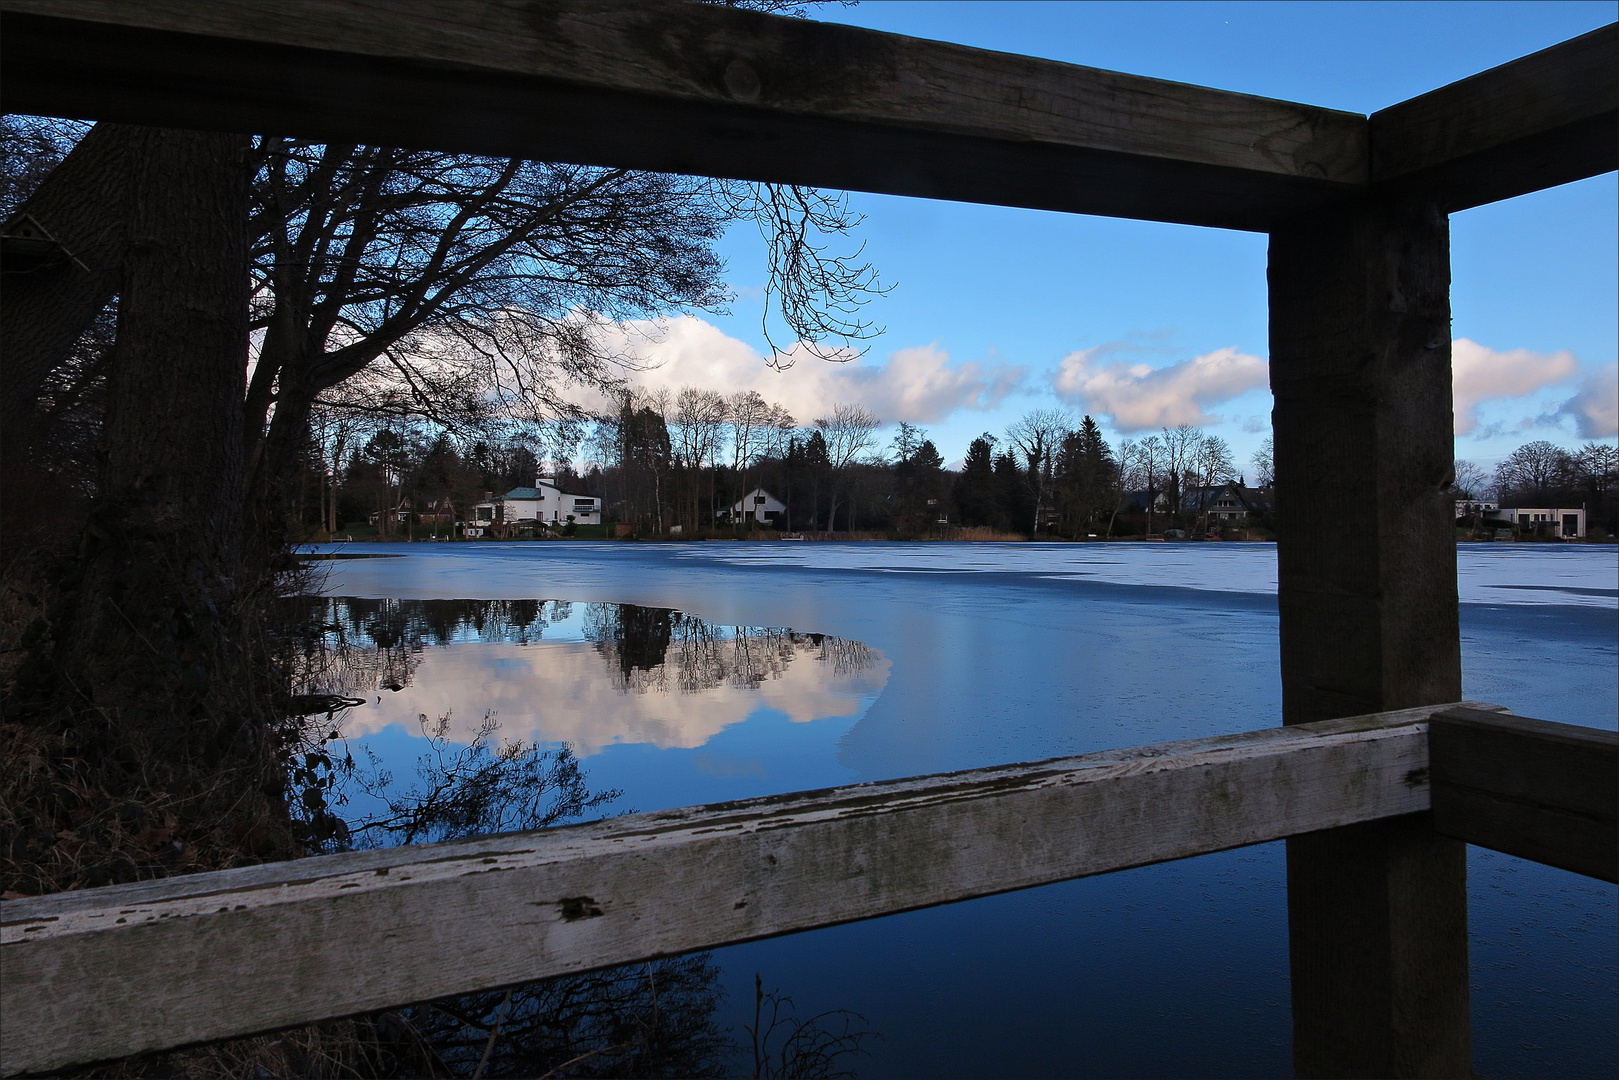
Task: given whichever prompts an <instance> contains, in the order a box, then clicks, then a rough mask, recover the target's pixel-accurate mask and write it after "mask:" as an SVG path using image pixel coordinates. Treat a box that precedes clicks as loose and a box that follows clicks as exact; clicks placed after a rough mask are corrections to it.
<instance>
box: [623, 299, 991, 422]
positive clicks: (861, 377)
mask: <svg viewBox="0 0 1619 1080" xmlns="http://www.w3.org/2000/svg"><path fill="white" fill-rule="evenodd" d="M608 333H611V334H615V335H617V340H615V341H614V342H613V344H614V345H615V346H617V347H620V348H622V349H623V350H624V351H626V352H628V353H629V354H630V355H632V356H633V357H634V359H635V361H636V363H637V365H638V366H640V367H641V368H642V370H639V371H634V372H631V373H629V374H628V378H629V381H630V383H631V384H632V385H634V386H637V387H640V388H642V389H645V390H653V391H656V390H660V389H667V390H669V391H671V392H674V391H678V390H679V389H680V388H681V387H683V386H696V387H701V388H704V389H709V390H719V391H722V392H724V393H727V394H730V393H735V392H737V391H739V390H757V391H758V392H759V394H760V395H761V396H763V397H764V398H765V399H766V400H767V401H772V402H776V403H777V404H780V405H781V406H782V407H783V408H785V409H786V410H787V411H788V412H790V413H792V414H793V416H794V417H795V418H796V419H797V420H798V422H799V423H801V424H807V423H809V422H810V421H811V420H813V419H814V418H816V417H818V416H825V415H827V414H828V413H830V412H831V411H832V407H833V406H834V405H836V404H838V403H840V402H851V403H858V404H861V405H864V406H866V408H868V409H870V410H871V411H872V412H873V413H875V414H877V416H878V417H879V418H880V419H881V420H882V421H883V422H884V423H888V424H893V423H898V422H899V421H901V420H904V421H908V422H910V423H913V424H931V423H937V422H939V421H941V420H943V419H945V418H946V417H948V416H949V415H950V414H951V413H954V412H956V411H957V410H959V409H991V408H994V407H995V406H997V405H999V404H1000V402H1001V400H1002V399H1003V398H1004V397H1006V395H1007V394H1008V393H1010V392H1011V391H1012V390H1014V389H1016V388H1017V386H1018V385H1019V383H1021V382H1022V380H1023V369H1022V368H1021V367H1016V366H1014V365H1010V364H1000V363H988V364H983V363H978V362H975V361H966V362H962V363H957V362H954V361H952V360H951V359H950V354H949V353H946V352H944V351H943V350H941V349H939V348H937V347H935V346H932V345H924V346H920V347H915V348H908V349H900V350H898V351H897V352H894V353H890V354H889V356H888V361H887V363H884V364H873V363H872V362H870V359H869V358H868V357H861V356H853V355H852V354H849V355H850V356H851V358H850V359H848V360H845V361H843V362H831V361H827V360H823V359H821V358H819V357H816V356H813V355H810V354H809V353H808V352H807V351H806V350H803V349H802V348H795V349H794V350H790V351H789V358H790V359H791V360H792V361H793V363H792V364H791V366H790V367H788V368H787V370H785V371H781V370H777V369H775V368H772V367H770V366H769V365H768V364H766V363H765V358H764V357H763V356H761V355H760V354H759V352H758V351H757V350H755V349H754V348H753V347H752V346H750V345H748V344H747V343H746V342H743V341H738V340H737V339H736V338H733V337H731V336H729V335H727V334H726V333H724V332H723V331H721V330H720V329H719V328H718V327H716V326H713V325H711V324H710V323H707V322H704V321H703V320H702V319H699V318H696V317H695V316H690V315H687V316H681V317H679V318H675V319H670V320H667V321H664V322H660V323H650V322H637V323H629V324H625V325H622V326H618V327H614V328H611V329H610V330H609V331H608Z"/></svg>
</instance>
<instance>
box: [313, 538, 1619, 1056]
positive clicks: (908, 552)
mask: <svg viewBox="0 0 1619 1080" xmlns="http://www.w3.org/2000/svg"><path fill="white" fill-rule="evenodd" d="M339 547H340V549H341V550H342V551H343V552H344V553H345V554H367V553H379V554H380V553H387V554H404V555H406V557H404V558H395V559H366V560H358V561H345V562H341V563H332V564H328V565H330V566H331V570H330V573H329V576H328V578H327V581H326V587H325V592H326V595H327V597H329V598H331V599H329V600H328V601H326V607H325V608H324V609H323V610H324V614H323V616H322V617H323V619H324V620H325V622H326V624H327V625H328V626H331V627H334V628H341V629H340V631H339V630H338V629H334V630H333V631H332V632H333V633H334V634H337V633H339V632H340V633H341V634H343V635H347V636H348V638H349V639H350V640H351V642H352V643H354V644H357V645H360V646H363V648H362V649H361V652H365V650H367V649H369V650H370V653H369V655H370V656H371V657H372V659H370V660H367V661H366V662H364V663H358V664H356V665H354V666H353V670H352V671H351V672H349V673H347V674H346V675H345V678H347V679H349V682H348V683H347V684H345V688H346V689H347V690H349V691H351V692H352V693H353V694H354V696H356V697H362V696H363V697H365V698H366V699H367V701H368V703H369V704H367V705H366V706H363V707H360V708H356V709H354V710H352V711H351V712H350V713H349V714H348V715H347V718H346V719H345V721H344V729H343V734H344V735H345V736H346V737H347V738H348V739H349V740H350V742H351V743H352V744H353V745H355V746H356V747H363V748H366V749H369V750H371V751H372V752H374V753H375V754H377V755H378V756H379V757H380V758H381V759H383V760H385V761H388V762H390V763H396V767H398V768H401V769H408V767H409V764H410V762H411V761H413V760H414V756H415V755H416V754H417V753H419V752H420V747H421V744H422V740H421V738H420V731H421V728H420V726H419V722H418V717H422V716H427V717H429V718H431V719H437V718H438V717H441V716H444V715H449V716H451V717H452V722H451V725H450V727H449V729H448V730H450V731H451V732H452V738H453V737H455V734H454V733H455V732H460V733H461V736H460V737H462V738H470V737H472V733H473V732H474V731H475V730H476V729H477V727H478V725H479V724H481V723H482V722H483V721H484V719H485V718H486V717H489V718H491V719H492V720H494V721H495V722H496V723H497V724H498V725H499V731H500V734H501V735H502V736H503V737H508V738H514V739H524V740H530V741H534V742H538V743H540V744H541V745H554V744H556V743H560V742H563V741H566V742H568V743H570V744H571V745H572V746H573V747H574V750H575V753H576V754H577V755H578V756H579V759H580V761H581V764H582V765H583V767H584V769H585V771H586V773H587V776H588V779H589V782H590V784H591V786H592V787H594V788H596V789H605V788H619V789H622V790H623V792H624V795H623V796H622V798H621V799H620V800H619V801H618V803H616V804H615V805H614V806H613V807H612V808H611V811H612V812H617V811H619V810H623V809H629V808H632V807H633V808H634V809H636V810H653V809H658V808H661V807H666V806H677V805H684V804H689V803H696V802H711V801H717V800H721V799H729V798H736V797H742V796H747V795H755V794H767V793H772V792H780V791H792V790H801V789H805V788H814V787H823V786H827V785H830V784H838V783H848V782H855V781H862V780H873V779H882V778H888V777H897V776H908V775H915V774H921V773H929V772H938V771H943V770H948V769H960V768H970V767H974V766H981V765H989V764H996V763H1001V762H1007V761H1018V760H1029V759H1036V758H1043V757H1050V756H1054V755H1059V754H1072V753H1083V752H1086V751H1091V750H1100V749H1107V748H1111V747H1119V746H1127V745H1133V744H1137V743H1146V742H1159V741H1164V740H1168V739H1177V738H1193V737H1198V736H1202V735H1213V734H1218V733H1221V732H1230V731H1240V730H1247V729H1252V728H1258V727H1267V726H1272V725H1274V724H1275V723H1277V722H1278V720H1279V701H1280V687H1279V680H1278V676H1277V661H1276V645H1275V641H1276V611H1275V597H1274V590H1275V584H1274V580H1275V579H1274V551H1273V549H1271V548H1268V547H1264V546H1259V545H1252V546H1250V545H1106V546H1102V545H1085V546H1073V545H887V544H860V545H829V544H779V545H741V544H705V545H683V546H675V545H667V546H665V545H634V544H539V543H532V544H510V545H496V544H481V545H433V546H427V545H421V546H415V547H411V546H406V545H386V546H376V547H372V546H364V545H340V546H339ZM1461 564H1462V565H1461V586H1462V598H1463V610H1462V632H1463V649H1464V691H1465V694H1466V696H1468V697H1469V698H1473V699H1477V700H1486V701H1493V702H1496V703H1499V704H1502V705H1506V706H1508V707H1510V708H1512V709H1513V710H1514V711H1517V712H1519V713H1522V714H1524V715H1529V716H1539V717H1543V718H1546V719H1552V720H1561V721H1564V722H1569V723H1584V724H1589V725H1593V726H1602V727H1607V728H1610V729H1611V728H1613V727H1614V726H1615V722H1616V714H1619V674H1616V671H1619V613H1616V611H1619V604H1616V601H1615V597H1616V595H1619V589H1616V588H1615V586H1616V585H1619V563H1616V558H1615V552H1614V551H1613V550H1612V549H1603V548H1595V547H1573V546H1569V547H1557V548H1550V547H1547V548H1533V549H1530V548H1527V546H1525V547H1517V546H1514V547H1507V546H1505V545H1501V546H1494V547H1490V546H1480V547H1477V548H1471V549H1469V548H1465V547H1464V548H1463V549H1462V552H1461ZM368 665H369V666H368ZM388 686H398V687H399V689H397V690H389V689H383V688H384V687H388ZM458 725H459V726H458ZM1282 872H1283V859H1282V850H1281V846H1280V845H1278V844H1269V845H1260V846H1257V847H1253V848H1247V849H1243V850H1240V851H1234V852H1225V853H1221V854H1217V855H1210V856H1205V857H1202V858H1198V859H1192V860H1186V861H1182V862H1176V863H1170V864H1166V865H1163V866H1157V867H1147V868H1143V869H1140V870H1133V871H1128V872H1125V873H1120V874H1113V875H1107V876H1104V877H1099V878H1092V879H1085V880H1081V881H1075V882H1067V883H1063V884H1059V885H1053V886H1048V887H1044V888H1040V889H1032V890H1026V891H1023V892H1019V893H1013V894H1008V895H1005V896H999V897H990V898H986V899H983V900H976V901H971V902H968V903H963V904H956V905H950V906H947V907H943V908H936V909H932V910H929V911H923V912H914V913H910V914H906V915H901V916H893V917H889V918H885V919H878V920H873V921H870V922H866V923H859V924H854V925H850V926H844V927H836V928H832V929H828V930H821V931H814V932H811V933H805V934H799V935H794V936H791V937H787V938H781V939H776V940H773V941H768V942H759V943H754V944H750V945H745V946H736V947H732V948H728V949H722V950H717V951H716V952H715V953H714V959H715V962H716V963H717V964H718V965H719V967H720V968H721V970H722V972H723V974H722V980H723V982H724V984H725V987H726V989H727V990H728V992H729V994H728V1005H727V1006H726V1007H725V1015H724V1016H723V1018H722V1019H723V1022H725V1023H729V1024H731V1025H733V1026H735V1027H737V1028H738V1029H740V1025H741V1023H743V1022H744V1021H745V1020H747V1019H751V1004H752V979H753V974H754V972H755V971H759V972H762V973H763V975H764V978H765V980H766V982H767V984H769V985H780V986H782V987H783V988H785V989H786V990H788V992H790V993H791V994H793V996H794V997H795V999H796V1000H797V1003H798V1005H799V1007H800V1009H801V1010H802V1011H805V1012H815V1011H819V1010H822V1009H835V1008H846V1009H853V1010H858V1011H859V1012H861V1013H862V1014H864V1015H865V1016H866V1017H867V1020H868V1022H869V1026H870V1027H871V1028H873V1029H876V1030H878V1031H881V1032H882V1033H883V1036H884V1038H883V1040H882V1041H881V1042H876V1043H868V1046H867V1049H868V1050H869V1051H870V1052H871V1056H869V1057H866V1058H863V1059H861V1060H860V1061H858V1062H857V1063H856V1065H855V1067H856V1068H857V1069H858V1071H859V1072H860V1074H861V1075H863V1076H902V1075H903V1076H924V1075H926V1076H972V1075H984V1076H990V1075H994V1076H1058V1075H1067V1076H1150V1075H1206V1076H1260V1075H1274V1076H1282V1075H1288V1074H1289V1072H1290V1065H1289V1039H1290V1020H1289V1010H1288V985H1287V927H1286V897H1285V892H1284V890H1283V888H1282ZM1469 874H1470V877H1469V885H1470V897H1471V901H1470V903H1471V906H1470V919H1471V923H1472V935H1473V950H1472V964H1473V967H1472V971H1473V984H1474V998H1473V1009H1474V1024H1475V1044H1476V1061H1475V1067H1476V1069H1477V1070H1478V1071H1479V1072H1480V1074H1482V1075H1491V1076H1587V1075H1590V1076H1598V1075H1600V1076H1609V1075H1613V1074H1614V1073H1615V1072H1616V1071H1619V1047H1616V1043H1619V1037H1616V1020H1615V1016H1616V1010H1619V974H1616V967H1619V961H1616V955H1619V903H1616V895H1619V891H1616V890H1615V888H1614V887H1613V886H1611V885H1606V884H1603V883H1599V882H1594V881H1590V880H1589V879H1585V878H1580V877H1577V876H1575V875H1570V874H1565V873H1562V872H1560V871H1555V870H1551V869H1549V868H1546V867H1541V866H1538V865H1535V864H1531V863H1526V862H1523V861H1521V860H1517V859H1512V858H1510V857H1507V856H1501V855H1496V854H1494V853H1491V852H1486V851H1482V850H1478V849H1473V850H1472V851H1471V852H1470V864H1469Z"/></svg>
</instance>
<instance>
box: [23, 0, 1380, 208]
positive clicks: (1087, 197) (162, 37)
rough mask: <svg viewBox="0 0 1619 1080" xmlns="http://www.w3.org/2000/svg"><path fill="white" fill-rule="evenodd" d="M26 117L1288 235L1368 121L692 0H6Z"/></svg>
mask: <svg viewBox="0 0 1619 1080" xmlns="http://www.w3.org/2000/svg"><path fill="white" fill-rule="evenodd" d="M0 13H3V14H0V50H3V52H0V92H3V94H4V96H5V99H6V103H7V104H6V108H7V110H8V111H12V112H30V113H42V114H48V115H54V116H71V117H83V118H91V119H106V120H120V121H127V122H132V123H152V124H162V125H170V126H177V127H197V128H207V129H212V130H230V131H250V132H273V133H277V134H283V135H289V136H294V137H300V138H307V139H313V140H331V141H338V140H343V141H358V142H368V143H382V144H389V145H399V146H412V147H421V148H429V149H439V150H449V151H461V152H471V153H482V154H496V155H504V156H515V157H530V158H544V159H550V160H559V161H575V162H581V163H586V164H599V165H613V166H624V167H631V168H638V169H656V170H663V171H668V172H677V173H691V174H700V175H711V176H723V177H735V178H741V179H747V180H763V181H774V182H782V183H794V184H806V185H814V186H819V187H829V188H847V189H852V190H860V191H874V192H884V193H889V194H895V195H911V196H919V197H923V198H935V199H956V200H964V201H969V202H984V203H999V204H1004V205H1010V206H1025V207H1035V208H1040V209H1047V210H1064V211H1074V212H1078V213H1086V214H1106V215H1112V216H1119V217H1130V218H1146V219H1152V220H1160V221H1174V222H1185V223H1191V224H1198V225H1216V226H1227V227H1232V228H1241V229H1265V228H1267V227H1268V226H1269V224H1270V223H1271V222H1272V221H1274V220H1277V219H1279V218H1280V217H1285V216H1287V215H1289V214H1291V213H1294V212H1298V211H1300V210H1303V209H1307V208H1309V207H1313V206H1317V205H1320V204H1321V203H1323V202H1324V201H1330V200H1333V199H1336V198H1341V197H1344V196H1345V195H1346V194H1354V193H1355V192H1358V191H1361V190H1363V189H1364V187H1365V185H1366V182H1367V175H1368V174H1367V142H1366V119H1365V117H1363V116H1360V115H1358V114H1353V113H1346V112H1338V111H1334V110H1331V109H1322V108H1316V107H1314V106H1308V105H1299V104H1295V103H1292V102H1286V101H1276V100H1272V99H1269V98H1262V97H1255V96H1251V95H1247V94H1237V93H1230V92H1227V91H1221V90H1213V89H1209V88H1206V87H1200V86H1190V85H1186V84H1183V83H1175V82H1168V81H1165V80H1161V79H1150V78H1145V77H1142V76H1137V75H1126V74H1121V73H1118V72H1113V71H1104V70H1100V69H1097V68H1089V67H1080V66H1076V65H1073V64H1063V63H1058V62H1055V61H1051V60H1041V59H1036V58H1033V57H1027V56H1017V55H1012V54H1008V53H998V52H990V51H986V50H983V49H973V48H968V47H965V46H961V45H953V44H947V43H944V42H937V41H925V40H921V39H917V38H909V37H903V36H900V35H897V34H886V33H880V32H877V31H872V30H864V29H860V28H856V27H850V26H842V25H837V24H832V23H821V22H814V21H810V20H804V19H790V18H782V17H779V16H772V15H765V14H760V13H757V12H751V11H739V10H735V9H730V8H726V7H722V6H713V5H704V4H692V3H683V2H671V0H562V2H544V3H541V2H526V0H297V2H290V3H289V2H286V0H210V2H209V3H206V4H198V3H195V2H193V0H3V2H0Z"/></svg>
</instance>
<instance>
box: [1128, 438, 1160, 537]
mask: <svg viewBox="0 0 1619 1080" xmlns="http://www.w3.org/2000/svg"><path fill="white" fill-rule="evenodd" d="M1166 456H1167V454H1166V448H1165V446H1164V440H1163V439H1160V438H1159V437H1158V436H1156V435H1148V436H1147V437H1146V438H1145V439H1142V440H1141V441H1140V442H1139V443H1137V444H1136V476H1137V482H1138V483H1139V484H1141V486H1142V488H1143V489H1145V494H1146V496H1147V532H1148V534H1149V535H1150V534H1151V533H1152V515H1153V511H1154V510H1156V509H1157V503H1158V496H1159V495H1161V494H1162V493H1163V491H1164V484H1165V473H1166V472H1167V471H1168V469H1167V465H1166V462H1165V458H1166Z"/></svg>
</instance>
